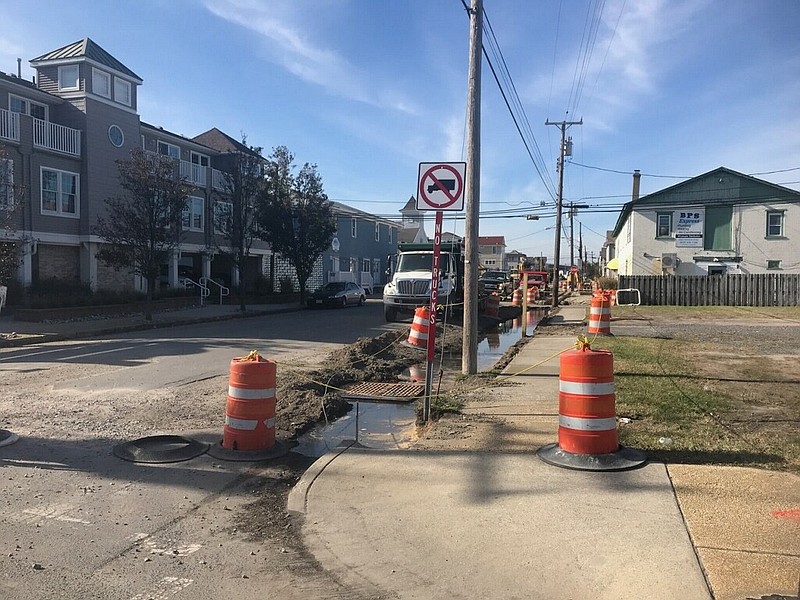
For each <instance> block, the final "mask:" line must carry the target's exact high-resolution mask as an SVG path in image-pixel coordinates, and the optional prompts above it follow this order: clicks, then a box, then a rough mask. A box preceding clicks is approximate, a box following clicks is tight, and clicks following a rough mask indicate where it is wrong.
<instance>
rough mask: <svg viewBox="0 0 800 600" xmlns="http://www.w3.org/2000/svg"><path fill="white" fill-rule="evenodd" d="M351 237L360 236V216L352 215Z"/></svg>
mask: <svg viewBox="0 0 800 600" xmlns="http://www.w3.org/2000/svg"><path fill="white" fill-rule="evenodd" d="M350 237H354V238H355V237H358V218H357V217H352V218H351V219H350Z"/></svg>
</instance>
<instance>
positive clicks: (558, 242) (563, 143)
mask: <svg viewBox="0 0 800 600" xmlns="http://www.w3.org/2000/svg"><path fill="white" fill-rule="evenodd" d="M544 124H545V125H558V126H559V128H560V129H561V149H560V152H559V156H558V198H557V199H556V244H555V249H554V250H553V282H552V284H551V286H550V287H551V289H552V292H553V302H552V307H553V308H556V307H558V288H559V285H560V284H561V280H560V279H559V278H558V271H559V268H560V265H559V264H558V262H559V258H560V256H559V255H560V254H561V210H562V204H563V200H564V155H565V154H566V151H567V126H569V125H583V119H581V120H580V121H561V122H560V123H554V122H551V121H550V119H547V121H545V123H544Z"/></svg>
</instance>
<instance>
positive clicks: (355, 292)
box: [306, 281, 367, 308]
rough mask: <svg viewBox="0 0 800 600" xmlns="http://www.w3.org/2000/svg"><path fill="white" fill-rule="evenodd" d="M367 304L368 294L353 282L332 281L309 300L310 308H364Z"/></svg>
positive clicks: (318, 289)
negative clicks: (355, 306) (349, 306)
mask: <svg viewBox="0 0 800 600" xmlns="http://www.w3.org/2000/svg"><path fill="white" fill-rule="evenodd" d="M366 302H367V293H366V292H365V291H364V288H362V287H361V286H360V285H358V284H357V283H353V282H352V281H330V282H328V283H326V284H325V285H323V286H322V287H320V288H317V289H316V290H315V291H314V292H313V293H312V294H311V295H310V296H309V298H308V300H307V301H306V304H308V307H309V308H316V307H318V306H342V307H344V306H348V305H350V304H355V305H358V306H363V305H364V304H366Z"/></svg>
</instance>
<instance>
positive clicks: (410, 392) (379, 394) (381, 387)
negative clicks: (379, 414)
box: [342, 383, 425, 402]
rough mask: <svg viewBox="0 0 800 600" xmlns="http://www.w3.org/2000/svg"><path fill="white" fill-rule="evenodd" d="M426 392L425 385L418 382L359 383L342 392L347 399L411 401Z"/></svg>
mask: <svg viewBox="0 0 800 600" xmlns="http://www.w3.org/2000/svg"><path fill="white" fill-rule="evenodd" d="M424 393H425V386H424V385H419V384H416V383H358V384H356V385H354V386H353V387H351V388H350V389H348V390H345V393H344V394H342V398H344V399H346V400H374V401H384V402H387V401H388V402H411V401H412V400H415V399H416V398H419V397H420V396H422V395H423V394H424Z"/></svg>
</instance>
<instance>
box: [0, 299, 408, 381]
mask: <svg viewBox="0 0 800 600" xmlns="http://www.w3.org/2000/svg"><path fill="white" fill-rule="evenodd" d="M405 326H406V325H404V324H398V323H394V324H389V323H385V322H384V318H383V308H382V305H381V303H380V301H379V300H370V301H368V302H367V304H366V306H363V307H355V306H353V307H348V308H345V309H320V310H302V311H299V312H295V313H286V314H280V315H267V316H263V317H253V318H248V319H233V320H230V321H215V322H209V323H202V324H195V325H187V326H181V327H172V328H168V329H156V330H149V331H141V332H135V333H126V334H118V335H111V336H105V337H103V338H99V339H93V340H81V341H68V342H57V343H50V344H46V345H44V346H38V347H34V348H18V349H14V350H6V351H0V372H2V371H12V370H20V369H37V370H39V372H40V373H41V375H42V377H44V378H46V381H47V383H48V384H49V385H51V386H53V389H75V390H82V391H92V392H97V391H103V390H109V389H115V390H117V389H135V390H152V389H159V388H168V387H171V386H178V385H185V384H186V383H189V382H192V381H198V380H201V379H205V378H209V377H215V376H217V375H220V374H224V373H227V372H228V369H229V365H230V360H231V358H233V357H235V356H242V355H244V354H247V353H248V352H250V351H251V350H257V351H258V352H259V354H261V355H262V356H264V357H266V358H272V359H274V360H278V361H286V360H290V359H291V358H292V357H300V356H308V355H312V356H319V355H324V354H327V353H328V352H329V351H331V350H333V349H335V348H337V347H339V346H341V345H343V344H349V343H352V342H354V341H355V340H356V339H358V338H359V337H364V336H367V337H373V336H376V335H379V334H380V333H382V332H384V331H387V330H390V329H397V328H400V327H405ZM64 364H70V365H91V366H92V369H91V370H85V371H77V372H76V371H74V370H73V371H71V373H72V374H71V375H67V376H66V378H65V379H63V380H60V376H59V370H56V369H55V368H54V367H56V366H57V365H64ZM98 367H102V368H98Z"/></svg>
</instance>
